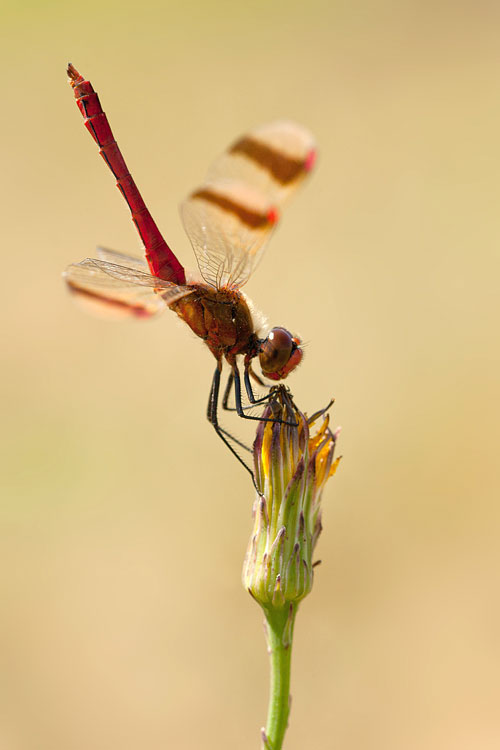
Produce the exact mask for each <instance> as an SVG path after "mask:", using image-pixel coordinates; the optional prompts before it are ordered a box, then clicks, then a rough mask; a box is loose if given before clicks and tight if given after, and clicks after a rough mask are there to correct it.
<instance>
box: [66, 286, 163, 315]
mask: <svg viewBox="0 0 500 750" xmlns="http://www.w3.org/2000/svg"><path fill="white" fill-rule="evenodd" d="M66 284H67V286H68V289H69V291H70V292H71V293H72V294H75V295H80V296H81V297H83V298H87V299H88V300H90V301H92V300H93V301H95V302H100V303H101V304H102V305H105V306H108V307H111V308H114V309H116V310H123V311H124V312H129V313H130V315H135V316H136V317H137V318H149V317H151V315H152V314H153V313H152V312H148V310H147V309H146V308H145V307H141V305H131V304H129V303H128V302H122V301H121V300H118V299H110V298H109V297H106V296H105V295H102V294H98V292H91V291H90V290H89V289H83V288H82V287H81V286H78V284H75V282H74V281H68V280H67V279H66Z"/></svg>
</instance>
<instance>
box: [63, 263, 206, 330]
mask: <svg viewBox="0 0 500 750" xmlns="http://www.w3.org/2000/svg"><path fill="white" fill-rule="evenodd" d="M99 254H100V255H104V256H105V257H113V258H114V259H121V258H123V259H125V260H126V261H127V262H129V260H130V259H129V257H128V256H124V255H122V254H121V253H116V252H114V251H109V250H103V249H100V251H99ZM132 260H134V261H136V266H137V267H135V268H131V267H128V266H121V265H119V264H117V263H112V262H109V261H107V260H96V259H94V258H86V259H85V260H83V261H81V263H73V264H72V265H70V266H68V268H67V269H66V271H65V273H64V279H65V281H66V284H67V285H68V288H69V290H70V291H71V292H72V293H73V294H74V295H75V296H76V297H77V298H78V300H79V301H80V302H81V303H83V304H84V305H85V307H86V308H87V309H90V310H91V311H94V312H97V313H99V314H100V315H104V316H105V317H113V318H116V317H127V316H132V317H139V318H148V317H151V316H152V315H155V314H157V313H159V312H162V311H163V310H164V309H165V307H167V306H168V305H171V304H172V303H173V302H175V301H176V300H178V299H181V298H182V297H185V296H186V295H187V294H190V293H191V291H192V289H191V288H190V287H187V286H177V285H176V284H173V283H171V282H169V281H164V280H163V279H158V278H156V277H155V276H151V274H149V273H146V272H145V271H142V270H140V268H139V266H142V261H140V260H139V259H132ZM146 267H147V266H146Z"/></svg>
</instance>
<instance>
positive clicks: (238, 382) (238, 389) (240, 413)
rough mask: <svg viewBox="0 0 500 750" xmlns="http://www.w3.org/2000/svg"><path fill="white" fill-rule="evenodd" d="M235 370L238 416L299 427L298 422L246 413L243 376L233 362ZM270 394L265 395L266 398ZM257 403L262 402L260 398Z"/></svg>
mask: <svg viewBox="0 0 500 750" xmlns="http://www.w3.org/2000/svg"><path fill="white" fill-rule="evenodd" d="M232 370H233V377H234V399H235V402H236V411H237V412H238V416H239V417H242V419H253V420H255V421H256V422H279V424H286V425H290V427H298V422H286V421H285V420H284V419H273V418H272V417H254V416H252V415H251V414H245V412H244V409H243V405H242V403H241V378H240V371H239V370H238V366H237V365H236V363H233V365H232ZM267 398H268V396H266V397H265V399H262V400H264V401H265V400H266V399H267ZM254 403H255V404H258V403H260V401H259V400H256V401H255V402H254Z"/></svg>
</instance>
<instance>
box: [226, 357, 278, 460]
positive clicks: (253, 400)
mask: <svg viewBox="0 0 500 750" xmlns="http://www.w3.org/2000/svg"><path fill="white" fill-rule="evenodd" d="M233 384H234V375H233V373H232V372H231V373H230V374H229V377H228V379H227V384H226V388H225V390H224V396H223V397H222V408H223V409H224V411H237V409H236V408H235V407H234V406H229V405H228V403H229V396H230V395H231V390H232V387H233ZM262 385H264V383H263V384H262ZM245 388H246V392H247V395H248V399H249V401H250V405H249V406H242V407H241V408H242V409H243V410H245V409H253V407H254V405H255V404H260V403H263V402H264V401H267V400H268V398H270V395H271V394H270V393H267V394H266V395H265V396H264V397H263V398H259V399H256V398H255V396H254V395H253V391H252V386H251V383H250V378H249V377H248V373H247V369H246V368H245ZM233 439H234V438H233ZM235 442H238V441H237V440H235ZM245 447H246V446H245Z"/></svg>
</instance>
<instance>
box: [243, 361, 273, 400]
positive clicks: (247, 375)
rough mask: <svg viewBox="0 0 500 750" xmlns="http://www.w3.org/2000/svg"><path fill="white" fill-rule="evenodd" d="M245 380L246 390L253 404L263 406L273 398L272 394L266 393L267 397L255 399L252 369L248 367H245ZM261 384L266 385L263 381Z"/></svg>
mask: <svg viewBox="0 0 500 750" xmlns="http://www.w3.org/2000/svg"><path fill="white" fill-rule="evenodd" d="M243 380H244V382H245V390H246V392H247V396H248V400H249V401H250V403H251V404H263V403H264V402H265V401H268V400H269V399H270V398H271V392H269V393H266V395H265V396H262V398H255V396H254V393H253V388H252V384H251V382H250V368H249V367H248V366H245V374H244V376H243ZM259 380H260V379H259ZM260 383H261V384H262V385H264V383H262V381H260Z"/></svg>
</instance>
